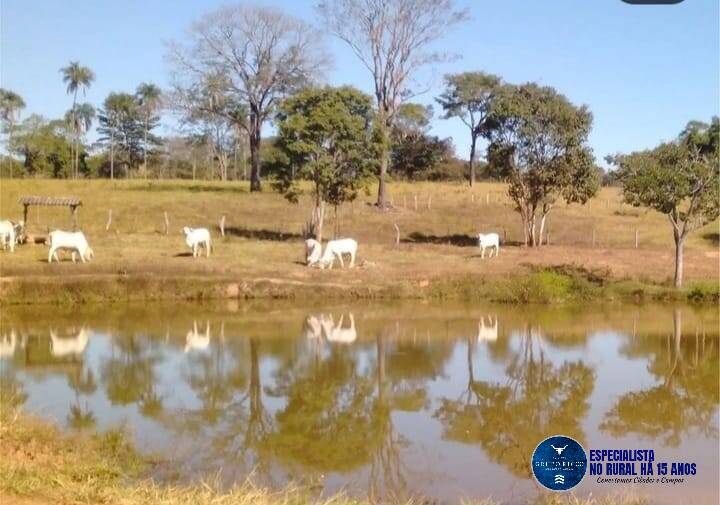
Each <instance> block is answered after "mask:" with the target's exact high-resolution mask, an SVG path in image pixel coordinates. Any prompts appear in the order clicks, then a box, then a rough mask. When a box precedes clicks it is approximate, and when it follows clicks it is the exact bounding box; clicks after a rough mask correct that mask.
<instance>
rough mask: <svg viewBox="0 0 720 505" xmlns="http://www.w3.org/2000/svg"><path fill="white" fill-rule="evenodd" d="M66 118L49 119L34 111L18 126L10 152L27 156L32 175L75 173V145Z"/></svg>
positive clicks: (26, 169)
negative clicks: (70, 140)
mask: <svg viewBox="0 0 720 505" xmlns="http://www.w3.org/2000/svg"><path fill="white" fill-rule="evenodd" d="M67 133H68V131H67V123H66V122H65V121H64V120H53V121H48V120H46V119H45V118H43V117H42V116H39V115H37V114H32V115H31V116H29V117H28V118H27V119H25V120H24V121H23V122H22V123H21V124H20V125H19V126H18V133H17V134H16V135H15V136H13V138H12V144H11V145H10V152H12V153H16V154H18V155H20V156H22V157H24V162H23V164H24V168H25V171H26V172H27V173H28V174H29V175H42V176H48V177H71V176H72V145H71V144H69V143H68V140H67V137H68V135H67Z"/></svg>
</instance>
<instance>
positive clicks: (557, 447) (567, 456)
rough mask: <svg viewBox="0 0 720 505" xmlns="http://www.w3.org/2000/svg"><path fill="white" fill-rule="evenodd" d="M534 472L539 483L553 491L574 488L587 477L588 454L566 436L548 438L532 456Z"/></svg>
mask: <svg viewBox="0 0 720 505" xmlns="http://www.w3.org/2000/svg"><path fill="white" fill-rule="evenodd" d="M532 471H533V475H535V478H536V479H537V481H538V482H539V483H540V484H542V485H543V486H545V487H546V488H548V489H551V490H553V491H567V490H568V489H571V488H574V487H575V486H577V485H578V484H580V481H581V480H583V477H585V472H586V471H587V453H586V452H585V449H583V446H582V445H580V444H579V443H578V442H577V441H576V440H575V439H572V438H570V437H566V436H564V435H555V436H554V437H550V438H546V439H545V440H543V441H542V442H540V443H539V444H538V446H537V447H536V448H535V452H533V455H532Z"/></svg>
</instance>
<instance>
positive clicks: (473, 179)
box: [470, 135, 477, 187]
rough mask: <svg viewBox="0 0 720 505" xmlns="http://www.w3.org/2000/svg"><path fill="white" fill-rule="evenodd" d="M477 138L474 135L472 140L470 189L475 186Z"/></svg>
mask: <svg viewBox="0 0 720 505" xmlns="http://www.w3.org/2000/svg"><path fill="white" fill-rule="evenodd" d="M476 142H477V137H476V136H475V135H472V138H471V140H470V187H472V186H473V185H474V184H475V144H476Z"/></svg>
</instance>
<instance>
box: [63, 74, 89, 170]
mask: <svg viewBox="0 0 720 505" xmlns="http://www.w3.org/2000/svg"><path fill="white" fill-rule="evenodd" d="M60 73H61V74H62V78H63V82H64V83H65V84H67V93H68V94H71V93H72V95H73V103H72V112H73V119H72V121H71V123H72V124H73V125H77V124H78V122H77V119H76V118H75V115H76V114H77V110H76V105H77V94H78V90H82V92H83V96H84V95H85V91H87V89H88V88H89V87H90V84H91V83H92V82H93V81H94V80H95V74H94V73H93V71H92V70H90V69H89V68H88V67H83V66H82V65H80V62H79V61H71V62H70V63H69V64H68V66H67V67H62V68H61V69H60ZM79 141H80V131H79V130H78V129H76V130H75V138H74V140H73V151H74V158H73V176H74V177H77V175H78V147H77V145H78V143H79Z"/></svg>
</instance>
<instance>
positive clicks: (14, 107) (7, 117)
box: [0, 88, 25, 179]
mask: <svg viewBox="0 0 720 505" xmlns="http://www.w3.org/2000/svg"><path fill="white" fill-rule="evenodd" d="M24 108H25V101H24V100H23V99H22V97H21V96H20V95H18V94H17V93H15V92H14V91H11V90H9V89H4V88H0V117H2V121H3V125H4V127H5V131H6V132H7V136H8V139H7V146H8V152H9V151H10V144H12V134H13V128H14V127H15V117H16V115H17V114H18V113H19V112H20V111H21V110H22V109H24ZM8 165H9V166H10V178H11V179H12V176H13V170H12V166H13V164H12V162H10V163H8Z"/></svg>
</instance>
